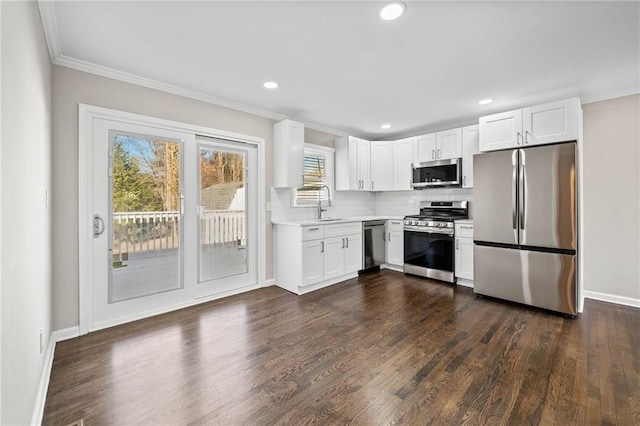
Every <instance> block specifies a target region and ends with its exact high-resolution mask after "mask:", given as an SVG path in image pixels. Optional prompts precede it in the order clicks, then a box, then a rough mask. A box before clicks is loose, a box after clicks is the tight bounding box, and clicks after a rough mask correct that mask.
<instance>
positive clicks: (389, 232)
mask: <svg viewBox="0 0 640 426" xmlns="http://www.w3.org/2000/svg"><path fill="white" fill-rule="evenodd" d="M389 241H391V232H389Z"/></svg>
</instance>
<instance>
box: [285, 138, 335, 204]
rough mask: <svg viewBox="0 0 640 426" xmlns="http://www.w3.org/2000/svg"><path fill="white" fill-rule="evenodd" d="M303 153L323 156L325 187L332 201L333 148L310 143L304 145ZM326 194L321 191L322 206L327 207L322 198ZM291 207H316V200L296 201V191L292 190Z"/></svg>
mask: <svg viewBox="0 0 640 426" xmlns="http://www.w3.org/2000/svg"><path fill="white" fill-rule="evenodd" d="M304 152H305V154H306V153H307V152H308V153H311V154H321V155H324V156H325V163H324V164H325V166H324V167H325V185H327V186H328V187H329V191H330V192H331V196H330V198H329V201H333V194H334V193H335V184H334V182H335V177H334V176H335V152H336V150H335V149H334V148H331V147H328V146H322V145H315V144H311V143H306V142H305V144H304ZM326 192H327V191H323V192H322V194H323V199H322V204H323V205H327V204H328V203H327V201H326V199H325V198H324V197H326ZM291 205H292V206H293V207H316V206H317V205H318V200H298V189H297V188H294V189H293V191H291Z"/></svg>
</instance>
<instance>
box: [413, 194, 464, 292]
mask: <svg viewBox="0 0 640 426" xmlns="http://www.w3.org/2000/svg"><path fill="white" fill-rule="evenodd" d="M468 217H469V210H468V202H467V201H430V202H428V204H427V205H425V206H424V207H422V208H421V209H420V214H419V215H415V216H405V218H404V272H405V273H407V274H413V275H420V276H422V277H427V278H433V279H436V280H442V281H447V282H450V283H453V282H455V279H456V278H455V274H454V271H455V264H454V259H455V244H454V241H455V239H454V238H455V237H454V229H455V228H454V223H453V222H454V220H456V219H466V218H468Z"/></svg>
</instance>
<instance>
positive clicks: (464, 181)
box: [462, 175, 467, 186]
mask: <svg viewBox="0 0 640 426" xmlns="http://www.w3.org/2000/svg"><path fill="white" fill-rule="evenodd" d="M466 185H467V176H466V175H465V176H462V186H466Z"/></svg>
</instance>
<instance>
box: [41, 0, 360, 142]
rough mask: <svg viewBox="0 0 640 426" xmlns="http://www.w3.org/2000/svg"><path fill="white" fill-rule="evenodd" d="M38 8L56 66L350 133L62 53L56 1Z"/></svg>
mask: <svg viewBox="0 0 640 426" xmlns="http://www.w3.org/2000/svg"><path fill="white" fill-rule="evenodd" d="M38 8H39V9H40V18H41V19H42V28H43V29H44V35H45V39H46V41H47V47H48V49H49V56H50V57H51V63H53V64H55V65H60V66H62V67H66V68H71V69H74V70H77V71H82V72H86V73H89V74H94V75H99V76H101V77H106V78H110V79H113V80H118V81H122V82H124V83H129V84H135V85H136V86H142V87H147V88H149V89H154V90H158V91H161V92H166V93H171V94H173V95H178V96H182V97H185V98H190V99H194V100H197V101H201V102H205V103H208V104H213V105H217V106H221V107H224V108H229V109H233V110H236V111H240V112H245V113H247V114H253V115H257V116H259V117H264V118H269V119H271V120H276V121H280V120H284V119H287V118H290V119H292V120H296V121H300V122H302V123H304V125H305V127H306V128H309V129H312V130H317V131H319V132H324V133H329V134H333V135H336V136H345V135H347V134H348V133H347V132H345V131H344V130H339V129H334V128H332V127H329V126H325V125H322V124H318V123H313V122H309V121H305V120H300V119H298V118H296V117H290V116H287V115H284V114H280V113H277V112H273V111H268V110H264V109H261V108H257V107H254V106H251V105H246V104H243V103H240V102H234V101H231V100H229V99H224V98H219V97H217V96H213V95H208V94H205V93H201V92H197V91H195V90H190V89H185V88H183V87H179V86H174V85H171V84H167V83H163V82H161V81H157V80H152V79H149V78H146V77H141V76H139V75H136V74H130V73H127V72H123V71H119V70H116V69H113V68H109V67H105V66H102V65H97V64H94V63H92V62H87V61H83V60H80V59H76V58H71V57H69V56H66V55H63V54H62V49H61V46H60V38H59V37H58V25H57V19H56V11H55V4H54V2H53V1H48V0H38Z"/></svg>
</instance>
